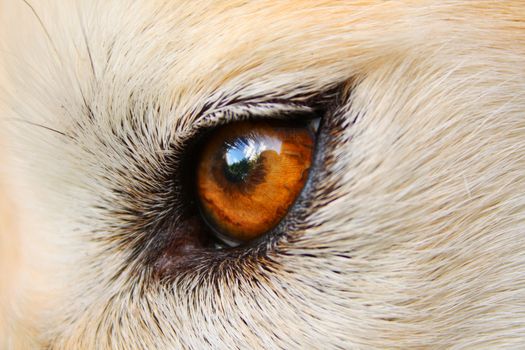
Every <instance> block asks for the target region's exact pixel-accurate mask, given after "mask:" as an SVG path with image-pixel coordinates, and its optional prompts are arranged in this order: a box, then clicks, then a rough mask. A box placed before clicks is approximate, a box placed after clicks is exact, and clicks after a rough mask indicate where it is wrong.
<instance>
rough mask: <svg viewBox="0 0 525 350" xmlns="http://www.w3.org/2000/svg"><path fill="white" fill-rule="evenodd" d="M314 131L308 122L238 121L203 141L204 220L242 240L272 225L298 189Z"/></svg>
mask: <svg viewBox="0 0 525 350" xmlns="http://www.w3.org/2000/svg"><path fill="white" fill-rule="evenodd" d="M314 144H315V134H314V132H313V131H312V129H311V128H309V127H308V126H307V125H303V124H298V123H292V124H290V123H284V122H278V121H275V122H240V123H236V124H232V125H227V126H224V127H222V128H220V129H218V130H216V131H214V133H213V134H212V135H210V138H209V139H207V140H206V143H205V145H204V147H203V151H202V154H201V158H200V159H199V162H198V165H197V192H198V196H199V198H200V202H201V208H202V211H203V213H204V216H205V218H206V221H207V222H208V224H209V225H210V226H211V227H212V228H213V230H214V231H215V232H216V233H217V234H218V235H219V237H220V238H222V239H223V240H225V241H227V242H232V243H235V244H240V243H245V242H248V241H250V240H253V239H255V238H258V237H260V236H261V235H263V234H264V233H266V232H268V231H269V230H271V229H272V228H274V227H275V226H276V225H277V224H278V223H279V222H280V221H281V220H282V219H283V217H284V216H285V215H286V213H287V212H288V210H289V208H290V207H291V205H292V204H293V203H294V201H295V199H296V198H297V196H298V195H299V193H300V192H301V189H302V188H303V186H304V184H305V182H306V179H307V176H308V170H309V168H310V165H311V163H312V154H313V149H314Z"/></svg>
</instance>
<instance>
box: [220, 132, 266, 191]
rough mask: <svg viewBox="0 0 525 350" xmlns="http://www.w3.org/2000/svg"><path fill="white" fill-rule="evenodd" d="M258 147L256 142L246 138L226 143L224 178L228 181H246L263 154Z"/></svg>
mask: <svg viewBox="0 0 525 350" xmlns="http://www.w3.org/2000/svg"><path fill="white" fill-rule="evenodd" d="M257 146H258V145H256V142H255V140H253V139H249V138H246V137H239V138H236V139H235V140H234V141H233V142H231V143H226V147H225V151H224V176H225V177H226V179H227V180H228V181H231V182H243V181H246V179H247V177H248V176H249V175H250V174H251V172H252V171H253V170H254V168H255V166H256V164H257V160H258V159H259V155H260V153H261V152H260V149H259V147H257Z"/></svg>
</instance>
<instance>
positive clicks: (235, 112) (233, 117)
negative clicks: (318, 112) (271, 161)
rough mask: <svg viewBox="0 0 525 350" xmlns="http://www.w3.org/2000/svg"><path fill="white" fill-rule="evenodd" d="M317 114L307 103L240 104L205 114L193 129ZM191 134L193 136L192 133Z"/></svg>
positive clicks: (193, 125)
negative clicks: (244, 121)
mask: <svg viewBox="0 0 525 350" xmlns="http://www.w3.org/2000/svg"><path fill="white" fill-rule="evenodd" d="M314 112H315V108H314V107H312V106H310V105H308V104H306V103H296V102H261V103H257V102H254V103H249V102H246V103H238V104H234V105H229V106H226V107H222V108H220V109H216V110H213V111H210V112H207V113H205V114H204V115H203V116H202V117H201V118H199V119H198V120H197V121H196V122H195V123H193V124H192V126H191V129H193V130H195V131H198V130H199V129H201V128H205V129H209V128H214V127H218V126H221V125H225V124H229V123H232V122H238V121H242V120H247V119H253V118H257V119H259V120H260V119H264V118H270V119H272V120H276V119H283V120H284V119H287V118H289V117H290V116H298V115H309V114H312V113H314ZM190 134H193V133H191V132H190Z"/></svg>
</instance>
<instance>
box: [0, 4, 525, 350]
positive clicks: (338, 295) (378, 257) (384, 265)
mask: <svg viewBox="0 0 525 350" xmlns="http://www.w3.org/2000/svg"><path fill="white" fill-rule="evenodd" d="M31 6H32V7H33V8H31ZM0 12H1V13H0V20H1V21H0V59H1V64H0V88H1V90H0V103H1V104H2V109H1V119H0V122H1V124H0V125H1V132H2V139H0V140H1V142H2V154H1V157H2V159H3V160H2V165H1V166H0V170H1V173H0V193H2V198H1V203H0V210H2V214H1V215H0V218H1V220H2V221H1V222H0V244H1V246H0V254H2V255H1V256H0V264H2V267H1V268H2V271H3V276H2V278H1V279H0V283H1V284H0V298H2V299H0V305H1V307H2V312H1V313H0V348H2V349H24V348H30V349H35V348H42V349H105V348H115V349H183V348H191V349H206V348H217V349H234V348H243V349H253V348H265V349H279V348H284V349H305V348H312V349H335V348H345V349H353V348H360V349H370V348H390V349H391V348H399V349H407V348H439V349H441V348H455V349H464V348H472V349H480V348H491V349H493V348H507V349H509V348H523V347H525V4H524V3H523V2H522V1H386V2H383V1H306V0H305V1H276V0H273V1H240V0H227V1H189V0H188V1H160V0H159V1H153V0H152V1H143V2H140V1H131V0H129V1H128V0H120V1H118V0H115V1H103V0H76V1H63V0H39V1H31V2H30V4H27V3H25V2H24V1H21V0H2V1H0ZM88 49H89V50H88ZM335 86H339V87H340V88H342V89H343V90H344V91H345V93H344V94H343V97H344V98H343V100H342V101H338V103H337V105H334V106H333V109H334V111H333V114H331V115H330V116H327V118H337V120H338V121H339V122H340V124H341V125H342V126H343V128H342V129H337V132H336V133H334V134H333V136H332V144H331V146H330V147H327V148H326V150H325V152H327V156H329V157H330V162H329V163H328V164H329V165H328V166H327V168H326V169H323V171H324V173H323V179H322V183H321V184H318V186H317V187H316V188H317V192H315V198H316V201H317V203H316V205H315V208H316V209H315V210H313V211H312V212H310V213H309V214H308V218H307V220H308V224H309V227H310V228H308V229H306V230H304V231H302V232H298V233H296V234H295V235H294V236H293V237H291V238H289V239H285V240H282V241H281V242H280V243H279V245H278V247H277V248H276V249H274V250H272V251H270V252H269V253H268V255H269V257H270V258H271V261H272V263H270V262H269V261H266V260H264V261H260V262H251V263H250V264H251V266H252V267H253V265H254V264H255V265H256V266H258V268H255V269H253V270H248V269H247V270H246V271H248V272H245V273H239V272H232V273H227V271H228V269H227V266H226V268H225V269H224V270H223V271H222V272H223V273H215V272H217V271H215V272H214V273H209V272H207V271H206V270H205V269H203V270H197V271H193V272H192V273H190V274H189V276H185V277H184V278H183V277H181V278H180V279H179V280H175V281H173V282H172V283H167V284H166V283H164V284H163V283H159V282H158V281H155V280H154V279H151V278H150V276H149V273H150V271H148V269H146V268H144V267H142V266H140V265H139V263H138V262H137V263H136V264H134V263H133V262H132V263H127V262H126V258H127V257H128V254H129V252H128V251H126V249H124V250H122V249H117V243H118V240H119V239H120V238H119V237H125V236H126V234H128V235H129V232H127V231H126V228H124V226H123V223H124V222H125V221H126V220H127V218H123V217H121V216H119V215H118V214H116V213H115V212H111V209H115V210H116V209H118V208H119V205H120V204H121V202H122V201H123V200H122V198H120V197H119V195H118V194H115V193H113V192H111V189H113V188H115V187H117V188H120V189H122V190H123V191H125V190H126V189H129V188H133V186H135V185H137V184H136V183H133V182H137V181H139V182H140V181H144V182H147V181H148V179H149V178H150V177H151V176H155V173H156V172H157V171H161V167H162V164H161V163H159V160H158V159H159V158H158V151H159V144H160V143H161V141H165V142H168V143H169V142H171V143H174V144H177V142H178V140H179V139H178V137H180V138H182V137H184V136H185V135H190V134H191V133H192V130H194V128H195V127H196V126H198V125H199V123H202V120H203V115H205V116H206V115H207V116H210V115H214V116H216V118H225V117H221V115H222V114H221V113H220V112H221V111H222V110H224V109H225V108H230V107H232V104H239V102H238V101H241V100H242V101H248V102H258V103H259V102H264V101H266V100H272V99H280V100H284V101H286V100H287V101H292V102H301V101H302V100H304V98H305V97H304V96H309V95H315V94H317V93H319V92H322V91H326V90H328V89H330V88H331V87H335ZM88 107H89V108H88ZM90 114H91V115H92V119H91V120H93V121H92V122H91V121H90V119H89V115H90ZM354 120H355V122H353V121H354ZM133 123H138V124H140V125H141V130H142V131H143V133H137V132H136V129H133V128H132V127H131V125H132V124H133ZM37 124H38V125H41V126H45V127H46V128H52V129H54V130H57V131H59V132H61V133H64V134H66V135H67V136H63V135H61V134H59V133H57V132H53V131H50V130H49V129H46V128H43V127H38V126H36V125H37ZM112 130H116V132H117V134H118V135H120V136H122V137H124V139H126V140H127V141H126V142H124V141H122V138H118V137H116V136H115V134H114V133H112ZM174 135H176V136H174ZM126 143H127V144H126ZM130 150H131V151H130ZM130 152H131V153H130ZM161 159H162V158H161ZM136 162H138V163H139V164H144V167H145V168H146V171H147V172H148V174H149V175H148V176H146V175H147V174H143V173H140V172H139V171H138V170H137V168H133V167H134V166H135V165H134V164H135V163H136ZM115 169H121V170H122V169H127V170H126V171H127V172H128V174H132V173H139V174H141V175H140V176H141V177H140V176H139V178H134V177H131V176H129V177H127V176H125V175H123V174H126V171H124V172H116V170H115ZM138 200H140V198H139V199H138ZM112 206H114V208H113V207H112ZM119 235H120V236H119ZM108 237H112V238H111V239H108ZM246 264H248V263H246ZM257 264H259V265H257ZM117 271H121V272H120V273H117ZM132 271H134V272H132ZM136 271H139V273H138V274H137V273H136ZM114 276H117V277H116V278H114ZM2 333H3V334H2Z"/></svg>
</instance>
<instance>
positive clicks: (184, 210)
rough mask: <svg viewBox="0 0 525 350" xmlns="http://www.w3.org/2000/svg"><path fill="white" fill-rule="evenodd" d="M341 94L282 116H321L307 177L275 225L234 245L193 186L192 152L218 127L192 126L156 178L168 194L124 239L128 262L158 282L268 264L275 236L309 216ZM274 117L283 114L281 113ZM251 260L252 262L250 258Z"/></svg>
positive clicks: (292, 231)
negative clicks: (222, 237)
mask: <svg viewBox="0 0 525 350" xmlns="http://www.w3.org/2000/svg"><path fill="white" fill-rule="evenodd" d="M340 99H341V94H340V93H339V89H337V90H331V91H330V92H329V93H324V94H320V95H318V96H315V97H314V98H311V100H309V101H308V104H307V105H308V106H309V107H311V108H310V111H311V112H309V113H306V114H305V113H304V112H303V113H299V114H296V115H294V114H291V115H288V116H286V118H285V119H286V120H294V119H295V120H299V119H300V120H305V119H312V118H317V117H321V118H322V121H321V125H320V127H319V130H318V136H317V144H316V147H315V151H314V158H313V162H312V167H311V169H310V174H309V177H308V180H307V181H306V184H305V185H304V188H303V190H302V191H301V193H300V194H299V196H298V198H297V199H296V201H295V203H294V204H293V205H292V207H291V208H290V210H289V212H288V213H287V215H286V216H285V217H284V219H283V220H282V221H281V222H280V223H279V224H278V225H277V226H276V227H274V228H273V229H272V230H270V231H269V232H267V233H266V234H265V235H263V236H262V237H260V238H258V239H256V240H254V241H251V242H249V243H248V244H245V245H242V246H238V247H227V246H225V245H224V244H223V243H221V242H220V241H218V240H217V238H215V235H214V234H213V233H212V232H211V231H210V229H209V228H208V225H206V223H205V222H204V220H203V218H202V215H201V213H200V212H199V207H198V205H197V201H196V194H195V186H194V181H195V172H194V169H195V168H196V164H195V161H196V159H195V154H196V151H197V150H198V148H199V147H200V145H201V142H202V140H203V139H205V138H206V136H207V135H208V133H209V132H210V131H211V130H213V129H214V127H216V126H215V125H214V124H213V123H211V124H210V125H207V126H206V127H201V128H199V129H198V130H195V132H194V133H193V134H192V135H193V136H191V137H189V138H188V139H186V140H183V141H182V146H181V145H180V144H178V145H177V147H176V149H177V150H179V151H174V152H173V153H171V156H170V157H168V158H167V159H166V161H165V166H166V168H167V169H168V170H166V171H165V172H164V173H163V174H162V176H161V178H159V179H157V180H158V181H157V183H158V185H157V186H170V188H171V189H170V191H169V195H168V196H165V195H164V196H160V197H163V200H162V202H161V203H154V202H153V201H151V202H150V204H149V205H151V206H152V207H151V208H147V209H148V210H146V212H147V213H148V215H142V214H141V213H136V214H137V216H138V219H137V221H141V225H140V226H135V228H134V229H139V230H141V231H142V235H141V236H140V237H141V238H140V239H136V240H134V241H131V242H128V243H127V244H126V249H128V250H129V249H131V254H130V255H129V259H130V261H129V262H130V263H131V264H132V265H133V266H143V267H146V268H147V269H148V270H149V271H150V272H151V276H152V277H153V278H154V279H160V280H162V281H170V280H173V279H176V278H182V277H183V276H185V275H191V274H192V273H193V272H195V271H202V270H205V271H207V272H208V273H212V274H213V273H214V271H217V270H222V269H228V270H239V271H243V273H246V272H247V269H250V266H251V268H256V267H255V266H257V265H258V266H263V267H268V266H270V265H271V263H270V262H269V259H270V257H269V252H271V251H276V249H277V243H278V242H279V240H281V239H286V238H287V237H288V238H289V237H293V236H295V235H296V234H297V233H298V232H302V231H304V230H305V229H307V228H308V220H307V217H308V215H310V213H311V212H312V210H313V208H312V203H313V202H314V201H313V199H314V198H315V196H316V186H317V184H318V183H319V182H320V180H321V179H322V177H323V171H325V170H326V169H327V164H326V162H327V157H326V154H327V152H326V151H327V150H328V149H329V148H330V145H331V138H333V137H332V136H331V135H333V133H334V131H335V130H336V129H337V128H338V127H339V126H338V125H339V122H338V121H337V118H332V117H331V114H332V113H333V112H334V111H335V110H336V109H337V105H339V100H340ZM274 118H280V119H283V118H282V115H277V116H275V117H274ZM234 119H235V118H234ZM248 119H251V120H261V119H264V120H268V119H272V115H271V114H270V115H268V114H267V113H266V114H265V115H264V117H261V116H257V115H251V116H248ZM232 123H235V122H232ZM161 184H162V185H161ZM123 194H124V195H125V193H123ZM152 197H155V196H152ZM158 197H159V196H158ZM155 213H158V215H155ZM250 261H251V262H256V264H250V263H248V262H250ZM262 262H265V263H264V264H262Z"/></svg>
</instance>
